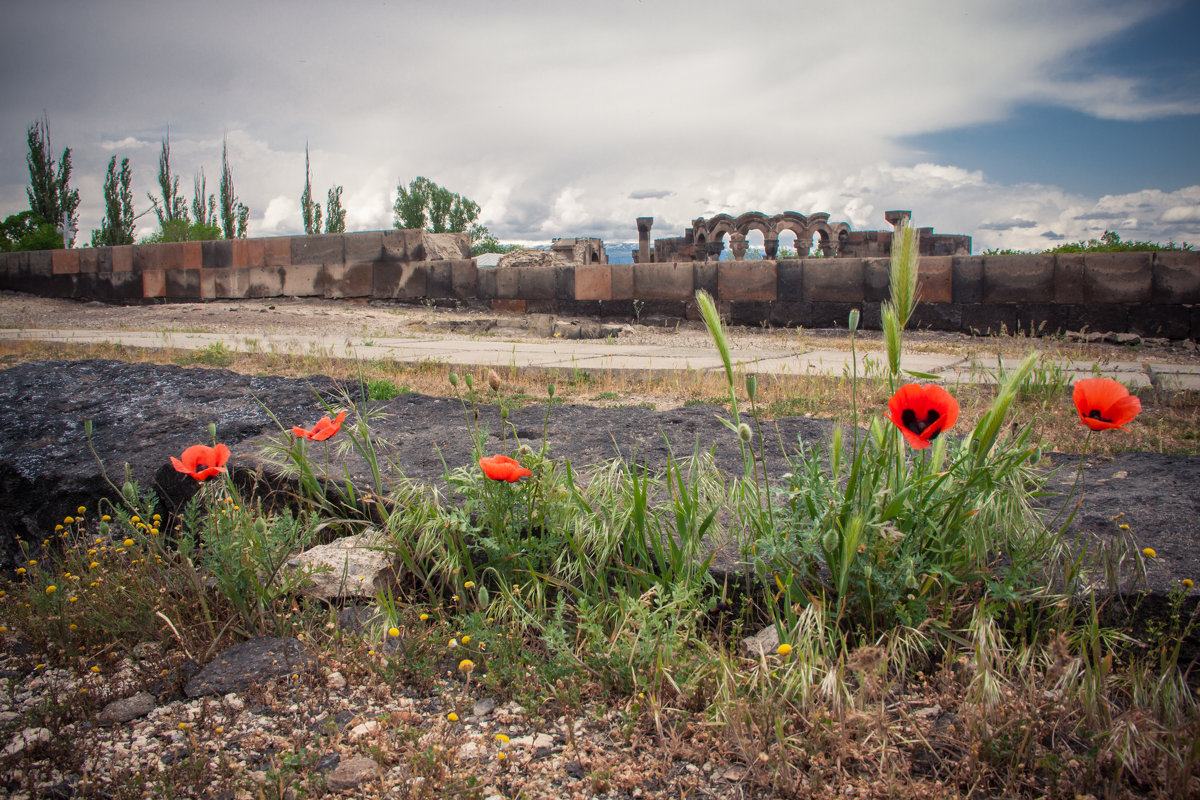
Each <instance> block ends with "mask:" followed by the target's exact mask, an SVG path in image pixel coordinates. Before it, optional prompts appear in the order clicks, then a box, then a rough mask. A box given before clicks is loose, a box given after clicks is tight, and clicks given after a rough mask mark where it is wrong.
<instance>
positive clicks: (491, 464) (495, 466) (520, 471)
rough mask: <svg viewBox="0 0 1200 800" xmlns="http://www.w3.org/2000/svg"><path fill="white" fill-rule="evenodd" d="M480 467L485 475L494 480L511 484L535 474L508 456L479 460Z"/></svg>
mask: <svg viewBox="0 0 1200 800" xmlns="http://www.w3.org/2000/svg"><path fill="white" fill-rule="evenodd" d="M479 467H480V468H481V469H482V470H483V474H484V475H487V476H488V477H489V478H491V479H492V480H494V481H508V482H509V483H512V482H513V481H516V480H518V479H520V478H524V477H525V476H527V475H532V474H533V472H531V471H530V470H527V469H525V467H522V466H521V462H520V461H517V460H516V459H513V458H509V457H508V456H488V457H487V458H481V459H479Z"/></svg>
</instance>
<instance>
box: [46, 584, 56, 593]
mask: <svg viewBox="0 0 1200 800" xmlns="http://www.w3.org/2000/svg"><path fill="white" fill-rule="evenodd" d="M57 591H58V587H57V586H55V585H54V584H53V583H52V584H50V585H49V586H47V587H46V594H54V593H55V592H57Z"/></svg>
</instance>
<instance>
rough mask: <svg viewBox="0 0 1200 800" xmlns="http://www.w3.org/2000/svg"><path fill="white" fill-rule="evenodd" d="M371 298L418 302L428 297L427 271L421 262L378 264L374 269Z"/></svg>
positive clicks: (426, 267) (425, 265)
mask: <svg viewBox="0 0 1200 800" xmlns="http://www.w3.org/2000/svg"><path fill="white" fill-rule="evenodd" d="M371 294H372V296H373V297H378V298H382V299H391V300H420V299H422V298H425V297H428V296H429V269H428V265H427V264H424V263H422V262H416V263H411V264H406V263H402V262H380V263H378V264H376V265H375V269H374V286H373V290H372V292H371Z"/></svg>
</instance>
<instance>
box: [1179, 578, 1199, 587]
mask: <svg viewBox="0 0 1200 800" xmlns="http://www.w3.org/2000/svg"><path fill="white" fill-rule="evenodd" d="M1180 583H1182V584H1183V588H1185V589H1190V588H1192V587H1193V586H1195V585H1196V584H1194V583H1192V579H1191V578H1184V579H1183V580H1182V581H1180Z"/></svg>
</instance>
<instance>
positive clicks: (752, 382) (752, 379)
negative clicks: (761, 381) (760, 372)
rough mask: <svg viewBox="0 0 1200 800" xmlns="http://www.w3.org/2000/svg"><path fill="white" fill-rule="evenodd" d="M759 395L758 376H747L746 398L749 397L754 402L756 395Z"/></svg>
mask: <svg viewBox="0 0 1200 800" xmlns="http://www.w3.org/2000/svg"><path fill="white" fill-rule="evenodd" d="M757 393H758V376H756V375H747V376H746V396H747V397H749V398H750V399H751V400H753V399H754V395H756V394H757Z"/></svg>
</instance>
